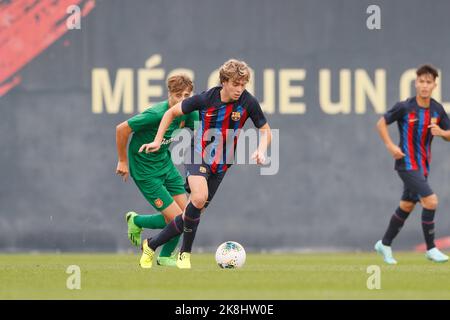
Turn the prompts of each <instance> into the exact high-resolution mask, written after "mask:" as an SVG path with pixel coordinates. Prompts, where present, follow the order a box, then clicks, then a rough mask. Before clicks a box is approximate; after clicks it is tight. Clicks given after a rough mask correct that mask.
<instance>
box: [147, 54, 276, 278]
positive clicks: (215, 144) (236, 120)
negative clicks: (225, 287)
mask: <svg viewBox="0 0 450 320" xmlns="http://www.w3.org/2000/svg"><path fill="white" fill-rule="evenodd" d="M219 74H220V83H221V86H217V87H214V88H211V89H209V90H208V91H205V92H203V93H201V94H198V95H194V96H192V97H190V98H188V99H185V100H184V101H182V102H180V103H178V104H176V105H175V106H174V107H173V108H171V109H169V110H168V111H167V112H166V113H165V115H164V117H163V119H162V120H161V124H160V126H159V130H158V133H157V134H156V137H155V139H154V140H153V142H151V143H148V144H144V145H142V147H141V148H140V151H143V150H145V151H146V152H157V151H158V150H159V148H160V146H161V142H162V137H163V135H164V133H165V132H166V130H167V128H168V127H169V125H170V124H171V123H172V121H174V119H177V117H180V116H183V115H187V114H190V113H191V112H196V111H197V110H198V111H199V112H200V119H201V124H200V125H201V129H199V130H198V132H197V138H196V137H193V140H192V147H191V159H190V160H191V161H190V163H185V168H186V176H187V178H186V180H187V186H186V189H187V191H188V192H190V193H191V196H190V201H189V203H188V205H187V207H186V209H185V211H184V213H183V215H178V216H177V217H176V218H175V219H174V220H173V221H172V223H170V224H168V225H167V226H166V227H165V228H164V229H163V230H162V231H161V232H160V233H159V234H158V235H157V236H156V237H154V238H151V239H145V240H144V241H143V243H142V251H143V253H142V257H141V260H140V264H141V266H143V267H145V266H147V267H148V266H151V265H152V261H153V256H154V252H155V250H156V248H158V247H159V246H160V245H162V244H164V243H166V242H167V241H169V240H170V239H171V238H173V237H175V236H178V235H180V234H181V233H183V242H182V246H181V249H180V252H179V254H178V259H177V266H178V267H179V268H181V269H189V268H191V262H190V256H191V249H192V244H193V241H194V238H195V234H196V231H197V227H198V224H199V222H200V213H201V212H202V210H204V208H206V207H207V206H208V204H209V203H210V202H211V200H212V198H213V197H214V194H215V193H216V191H217V189H218V187H219V185H220V183H221V181H222V179H223V178H224V176H225V173H226V172H227V169H228V168H229V167H230V165H231V164H230V162H231V161H229V160H230V158H229V157H230V155H231V157H234V154H235V151H236V144H237V134H238V132H239V129H241V128H242V127H243V126H244V124H245V122H246V120H247V119H248V118H251V119H252V122H253V124H254V125H255V126H256V127H257V128H258V129H259V131H260V134H261V141H260V143H259V146H258V148H257V150H256V151H255V152H254V153H253V154H252V158H253V160H255V161H256V163H257V164H263V163H264V161H265V157H264V153H265V152H266V150H267V147H268V145H269V144H270V141H271V132H270V127H269V124H268V123H267V120H266V117H265V116H264V113H263V112H262V110H261V107H260V105H259V103H258V101H257V100H256V98H255V97H253V96H252V95H251V94H250V93H249V92H248V91H247V90H245V86H246V84H247V83H248V81H249V79H250V70H249V68H248V66H247V64H246V63H245V62H243V61H238V60H235V59H231V60H229V61H227V62H225V63H224V64H223V65H222V67H221V68H220V71H219ZM227 130H232V132H233V133H234V134H235V135H234V136H232V137H231V138H229V139H227ZM211 133H212V134H213V135H214V137H211V136H210V135H211ZM230 139H231V141H230ZM227 140H228V144H227ZM150 141H151V140H150ZM230 142H231V143H230ZM227 147H228V149H227ZM194 158H197V159H201V161H200V163H197V162H198V161H193V160H195V159H194ZM188 162H189V161H188ZM179 213H182V210H180V211H179Z"/></svg>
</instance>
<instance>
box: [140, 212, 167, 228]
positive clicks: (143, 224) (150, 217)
mask: <svg viewBox="0 0 450 320" xmlns="http://www.w3.org/2000/svg"><path fill="white" fill-rule="evenodd" d="M133 222H134V224H135V225H137V226H138V227H140V228H147V229H163V228H164V227H165V226H166V221H165V220H164V216H163V215H162V214H161V213H155V214H147V215H142V216H141V215H138V216H135V217H134V219H133Z"/></svg>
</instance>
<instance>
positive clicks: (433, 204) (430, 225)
mask: <svg viewBox="0 0 450 320" xmlns="http://www.w3.org/2000/svg"><path fill="white" fill-rule="evenodd" d="M420 202H421V204H422V207H423V210H422V230H423V236H424V238H425V243H426V246H427V252H426V253H425V256H426V258H427V259H429V260H431V261H434V262H447V261H448V256H447V255H445V254H444V253H442V252H441V251H440V250H439V249H438V248H436V245H435V243H434V236H435V226H434V215H435V213H436V209H437V207H438V197H437V195H436V194H431V195H429V196H427V197H423V198H421V199H420Z"/></svg>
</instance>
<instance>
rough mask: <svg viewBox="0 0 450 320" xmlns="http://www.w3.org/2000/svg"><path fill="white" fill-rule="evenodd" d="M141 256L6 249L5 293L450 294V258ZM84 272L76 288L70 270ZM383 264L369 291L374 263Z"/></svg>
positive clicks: (2, 267)
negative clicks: (187, 262) (180, 265)
mask: <svg viewBox="0 0 450 320" xmlns="http://www.w3.org/2000/svg"><path fill="white" fill-rule="evenodd" d="M139 257H140V255H139V254H20V255H19V254H3V255H0V299H151V300H164V299H175V300H178V299H183V300H185V299H206V300H210V299H274V300H277V299H450V290H449V288H450V264H448V263H444V264H436V263H432V262H430V261H427V260H426V259H425V258H424V256H423V254H420V253H397V254H396V259H397V260H398V261H399V264H398V265H397V266H388V265H385V264H383V262H382V260H381V257H380V256H378V255H376V254H375V253H328V254H327V253H321V254H248V255H247V262H246V264H245V266H244V267H243V268H242V269H237V270H222V269H220V268H219V267H218V266H217V265H216V264H215V261H214V254H212V253H210V254H193V256H192V260H191V261H192V265H193V269H191V270H179V269H177V268H169V267H160V266H156V265H154V266H153V268H152V269H150V270H143V269H141V268H140V267H139V266H138V260H139ZM70 265H77V266H79V267H80V270H81V289H80V290H69V289H67V286H66V281H67V279H68V277H70V276H71V274H67V273H66V270H67V268H68V266H70ZM371 265H378V266H380V270H381V289H379V290H377V289H373V290H369V289H368V288H367V281H368V278H369V277H370V276H371V275H372V274H369V273H367V267H368V266H371Z"/></svg>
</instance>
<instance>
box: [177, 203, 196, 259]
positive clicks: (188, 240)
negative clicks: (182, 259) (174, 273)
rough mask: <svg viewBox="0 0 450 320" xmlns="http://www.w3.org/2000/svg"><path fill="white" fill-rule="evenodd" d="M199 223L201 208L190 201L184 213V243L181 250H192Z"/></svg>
mask: <svg viewBox="0 0 450 320" xmlns="http://www.w3.org/2000/svg"><path fill="white" fill-rule="evenodd" d="M199 223H200V209H197V208H196V207H195V206H194V205H193V204H192V202H189V204H188V205H187V207H186V211H185V213H184V229H183V244H182V246H181V250H180V252H191V250H192V244H193V243H194V239H195V234H196V232H197V227H198V224H199Z"/></svg>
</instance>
